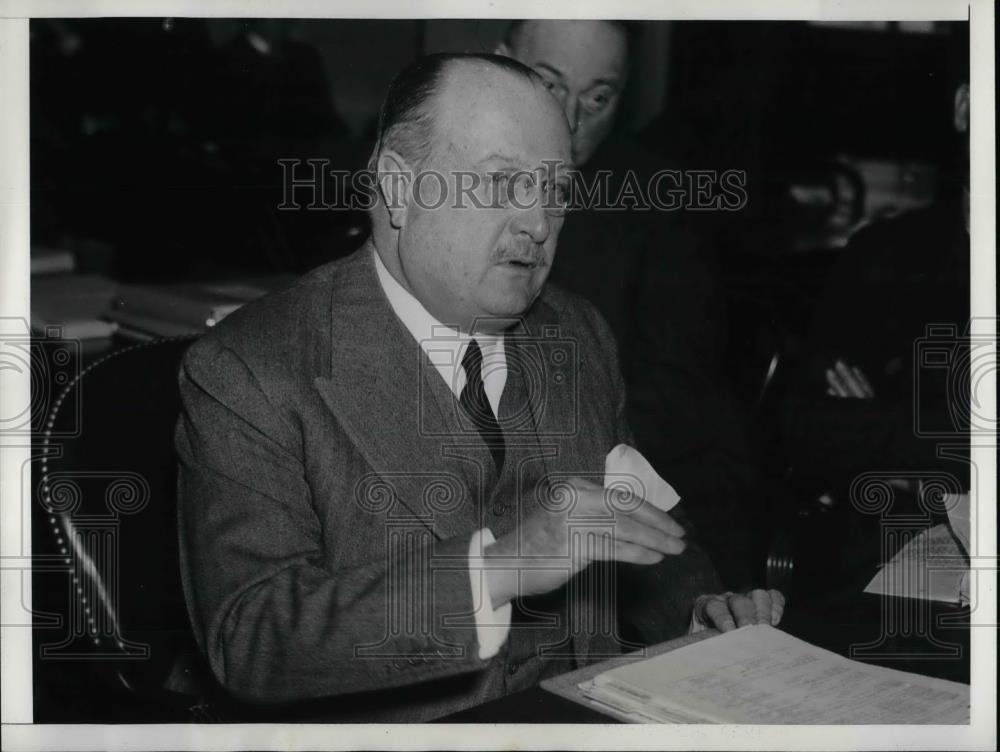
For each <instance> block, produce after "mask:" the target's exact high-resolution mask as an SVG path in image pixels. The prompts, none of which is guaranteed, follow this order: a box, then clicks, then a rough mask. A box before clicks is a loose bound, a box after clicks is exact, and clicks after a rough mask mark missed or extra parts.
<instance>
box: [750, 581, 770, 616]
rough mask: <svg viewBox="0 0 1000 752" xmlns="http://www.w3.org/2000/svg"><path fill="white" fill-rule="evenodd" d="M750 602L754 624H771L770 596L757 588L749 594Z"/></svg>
mask: <svg viewBox="0 0 1000 752" xmlns="http://www.w3.org/2000/svg"><path fill="white" fill-rule="evenodd" d="M750 600H752V601H753V606H754V624H770V623H771V596H770V595H768V594H767V591H766V590H761V589H760V588H757V589H756V590H752V591H751V592H750Z"/></svg>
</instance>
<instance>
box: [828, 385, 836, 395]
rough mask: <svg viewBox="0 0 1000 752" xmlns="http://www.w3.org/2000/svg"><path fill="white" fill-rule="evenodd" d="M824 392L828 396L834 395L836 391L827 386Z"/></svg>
mask: <svg viewBox="0 0 1000 752" xmlns="http://www.w3.org/2000/svg"><path fill="white" fill-rule="evenodd" d="M826 394H827V396H828V397H836V396H837V391H836V390H835V389H834V388H833V387H832V386H828V387H827V388H826Z"/></svg>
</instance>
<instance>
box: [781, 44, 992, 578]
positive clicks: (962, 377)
mask: <svg viewBox="0 0 1000 752" xmlns="http://www.w3.org/2000/svg"><path fill="white" fill-rule="evenodd" d="M958 57H959V58H961V60H962V64H963V65H964V66H967V64H968V47H967V46H965V47H964V54H961V55H959V56H958ZM967 70H968V69H967V67H966V68H965V72H964V75H965V76H967V75H968V73H967ZM966 80H967V79H966ZM952 114H953V122H954V126H955V133H956V139H957V142H958V143H957V148H956V149H955V152H954V153H955V156H956V160H955V162H956V165H957V169H956V170H955V171H954V174H955V175H956V176H957V178H958V179H957V180H955V181H954V182H952V183H951V184H949V181H944V182H945V189H944V191H943V192H942V195H941V197H940V198H939V199H938V200H937V201H936V202H935V203H933V204H932V205H931V206H929V207H927V208H924V209H920V210H915V211H911V212H907V213H905V214H901V215H899V216H897V217H894V218H891V219H886V220H882V221H878V222H875V223H873V224H871V225H869V226H867V227H864V228H863V229H861V230H859V231H858V232H857V233H856V234H855V235H854V236H853V237H852V238H851V241H850V243H849V245H848V247H847V248H846V249H845V250H844V252H843V255H842V256H841V257H840V258H839V259H838V261H837V263H836V265H835V267H834V269H833V271H832V272H831V275H830V278H829V279H828V281H827V284H826V287H825V291H824V293H823V294H822V297H821V298H820V300H819V302H818V304H817V307H816V314H815V318H814V320H813V322H812V325H811V329H810V333H809V335H808V338H807V340H806V341H805V342H804V343H803V348H802V352H801V354H800V358H799V360H800V362H799V364H798V368H797V373H796V375H795V378H794V382H793V384H792V387H791V389H790V392H789V397H788V400H787V403H786V405H785V408H784V411H783V412H784V415H783V423H784V433H785V442H786V446H787V452H788V455H789V458H790V460H791V462H792V466H793V467H794V468H795V471H796V473H797V475H798V476H799V478H800V479H801V481H800V482H801V484H802V485H803V487H804V488H809V489H812V490H813V491H815V492H816V493H821V494H824V498H825V501H826V502H827V503H828V504H830V505H835V506H836V507H837V508H838V509H839V510H840V511H841V512H842V516H841V519H842V520H843V521H844V523H845V524H846V525H848V528H849V529H850V530H851V531H852V532H850V533H849V534H848V536H847V540H849V541H850V542H851V545H850V546H849V547H848V550H846V551H844V552H843V567H844V568H845V569H844V572H845V573H846V575H847V576H848V577H850V576H852V573H857V574H858V576H859V577H870V574H871V570H872V568H873V566H875V565H877V564H878V563H880V560H881V559H883V558H884V557H885V556H886V554H887V553H889V554H891V552H885V551H883V550H882V540H881V536H880V533H879V531H880V527H881V526H880V523H881V522H883V520H882V517H881V516H880V515H872V514H862V513H860V512H861V510H859V509H852V508H851V505H852V491H851V487H852V484H854V483H855V481H857V480H858V479H859V478H861V477H862V475H863V474H865V473H875V474H876V475H880V476H881V477H883V478H884V479H885V480H886V481H887V482H888V483H889V484H890V485H891V486H892V487H893V488H894V489H895V492H894V498H893V500H892V505H891V506H890V507H889V508H887V509H886V510H884V514H889V515H915V516H916V518H921V517H923V516H924V515H927V514H929V515H930V517H931V518H939V519H940V520H943V519H944V511H945V510H944V509H943V508H942V507H941V506H940V499H937V498H931V497H929V496H927V495H925V494H924V493H923V491H924V489H923V488H922V482H928V481H932V482H933V483H934V485H936V486H938V487H939V488H944V489H946V490H948V491H951V492H955V493H960V492H963V491H968V490H969V485H970V482H971V479H970V476H969V466H968V464H967V458H968V446H969V430H970V412H969V411H970V404H969V392H968V384H967V383H963V382H967V380H968V379H969V378H970V376H971V377H973V378H974V377H975V372H974V369H973V368H972V364H971V363H970V350H969V339H968V336H967V335H968V327H969V323H970V299H969V295H970V293H969V284H970V280H969V261H970V258H969V86H968V84H967V83H966V82H965V81H964V80H963V81H962V83H960V84H959V85H958V86H957V88H956V89H954V102H953V113H952ZM932 328H933V329H932ZM858 492H859V491H858V489H857V488H856V489H855V490H854V492H853V494H854V495H857V494H858Z"/></svg>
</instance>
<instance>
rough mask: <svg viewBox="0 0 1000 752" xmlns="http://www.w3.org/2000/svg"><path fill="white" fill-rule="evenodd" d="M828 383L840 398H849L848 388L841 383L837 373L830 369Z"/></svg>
mask: <svg viewBox="0 0 1000 752" xmlns="http://www.w3.org/2000/svg"><path fill="white" fill-rule="evenodd" d="M826 383H827V384H829V386H830V388H831V389H833V391H834V393H835V394H836V395H837V396H838V397H847V396H848V392H847V387H846V386H844V384H843V383H842V382H841V380H840V377H839V376H838V375H837V373H836V372H835V371H834V370H832V369H830V368H827V369H826Z"/></svg>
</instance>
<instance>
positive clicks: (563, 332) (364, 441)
mask: <svg viewBox="0 0 1000 752" xmlns="http://www.w3.org/2000/svg"><path fill="white" fill-rule="evenodd" d="M516 329H517V335H518V336H519V337H520V338H521V339H519V340H518V341H519V342H521V343H522V344H521V345H518V346H517V347H514V348H512V349H509V352H508V361H510V357H511V353H520V355H518V356H517V357H520V358H521V362H520V363H518V362H514V363H511V364H510V367H515V368H517V367H520V368H522V369H523V372H524V373H525V374H527V376H526V380H527V381H528V382H531V381H532V379H534V382H532V383H534V387H533V388H532V400H531V403H532V404H531V413H532V416H533V423H532V428H531V433H532V435H534V436H537V438H538V441H539V442H540V443H541V444H542V445H544V447H545V449H544V450H543V452H542V454H543V455H544V457H543V458H542V459H543V461H544V463H545V467H544V469H545V473H546V475H547V476H548V477H559V476H567V475H589V476H591V477H593V478H594V479H595V480H596V479H599V478H600V477H601V475H602V474H603V463H604V457H605V455H606V453H607V452H608V451H609V450H610V449H611V448H612V447H613V446H614V445H616V444H617V443H619V442H623V441H625V442H627V441H628V440H629V435H628V430H627V427H626V424H625V420H624V389H623V386H622V381H621V376H620V375H619V370H618V367H617V360H616V354H615V346H614V340H613V338H612V335H611V333H610V331H609V330H608V327H607V326H606V324H605V323H604V322H603V320H602V319H601V318H600V317H599V315H598V314H597V313H596V312H595V310H594V309H593V307H592V306H590V305H589V304H588V303H586V302H584V301H583V300H582V299H580V298H577V297H574V296H570V295H568V294H566V293H563V292H560V291H558V290H556V289H554V288H550V289H547V290H546V291H545V292H544V293H543V295H542V296H541V297H540V298H539V299H538V300H537V301H536V303H535V304H534V306H533V307H532V309H531V310H530V311H529V312H528V314H527V315H526V317H525V319H524V321H523V322H522V325H521V326H520V327H517V328H516ZM511 336H512V335H508V341H511ZM557 351H558V352H561V353H562V355H559V356H556V355H555V353H556V352H557ZM528 352H533V353H535V355H534V356H532V357H527V356H525V355H524V354H525V353H528ZM567 354H568V357H567ZM536 356H537V360H538V362H534V360H533V358H535V357H536ZM529 361H530V362H529ZM532 373H534V376H532ZM180 384H181V395H182V399H183V405H184V411H183V414H182V416H181V420H180V422H179V425H178V430H177V448H178V453H179V458H180V463H181V465H180V486H179V487H180V515H179V516H180V537H181V565H182V570H183V572H182V574H183V581H184V586H185V592H186V596H187V600H188V604H189V610H190V614H191V620H192V624H193V627H194V631H195V633H196V635H197V637H198V640H199V642H200V645H201V648H202V649H203V651H204V652H205V654H206V655H207V657H208V660H209V663H210V665H211V667H212V669H213V671H214V673H215V674H216V676H217V677H218V679H219V680H220V681H221V682H222V684H223V685H224V686H226V687H227V688H228V689H230V690H231V691H232V692H234V693H235V694H236V695H237V696H239V697H241V698H243V699H248V700H252V701H263V702H269V703H273V702H285V701H292V700H300V699H305V698H318V697H329V696H333V695H338V696H345V695H350V696H351V697H349V698H345V699H344V701H343V702H339V701H338V703H337V705H338V706H339V707H340V708H341V710H342V711H343V712H342V714H341V717H343V718H345V719H354V718H364V719H375V718H385V719H387V720H406V721H418V720H425V719H428V718H433V717H436V716H440V715H444V714H446V713H448V712H452V711H455V710H458V709H461V708H463V707H466V706H468V705H471V704H474V703H477V702H481V701H483V700H486V699H491V698H492V697H495V696H498V695H500V694H502V693H503V691H504V686H505V685H504V681H503V680H502V679H501V677H502V675H503V674H504V667H503V665H502V663H499V662H498V661H497V660H493V661H483V660H481V659H480V658H479V656H478V642H477V638H476V629H475V622H474V617H473V615H472V612H473V607H474V605H473V603H472V594H471V587H470V582H469V573H468V566H467V565H468V559H467V557H468V548H469V543H470V538H471V535H472V533H473V531H475V530H477V529H479V528H480V527H483V526H489V522H488V521H487V520H485V519H484V516H483V515H484V514H486V512H485V511H484V508H485V506H486V504H485V503H484V501H485V498H486V496H487V495H488V489H489V484H490V478H489V477H488V474H486V473H485V472H484V470H483V468H484V467H487V465H486V464H485V463H484V462H482V461H478V460H477V458H479V460H482V459H483V458H488V456H489V455H488V450H487V449H486V447H485V445H484V444H483V442H482V441H481V439H480V438H479V436H478V434H477V433H476V432H475V431H474V430H469V428H468V426H464V425H463V424H462V422H461V415H460V412H459V410H458V408H457V406H458V401H457V400H456V399H455V398H454V395H453V394H452V392H451V391H450V390H449V389H448V386H447V385H446V384H445V383H444V381H443V380H442V379H441V377H440V375H439V374H438V373H437V371H436V370H434V368H433V367H432V366H431V364H430V361H429V360H428V358H427V356H426V355H425V354H424V353H423V351H422V350H421V348H420V346H419V344H418V343H417V342H416V341H415V340H414V339H413V337H412V336H411V335H410V333H409V332H408V331H407V330H406V329H405V328H404V326H403V324H402V323H401V322H400V321H399V320H398V318H397V317H396V316H395V314H394V313H393V311H392V309H391V308H390V306H389V304H388V301H387V299H386V298H385V295H384V293H383V291H382V289H381V286H380V285H379V282H378V279H377V277H376V273H375V269H374V264H373V262H372V259H371V257H370V250H369V249H368V248H367V247H366V248H362V249H361V251H359V252H357V253H355V254H354V255H352V256H350V257H348V258H346V259H343V260H340V261H337V262H334V263H332V264H328V265H326V266H323V267H320V268H319V269H317V270H315V271H313V272H312V273H310V274H308V275H307V276H305V277H303V278H302V279H300V280H299V281H298V282H297V283H295V284H294V285H293V286H292V287H290V288H288V289H287V290H284V291H281V292H278V293H275V294H272V295H270V296H268V297H266V298H264V299H262V300H260V301H257V302H255V303H252V304H250V305H247V306H245V307H244V308H243V309H241V310H240V311H237V312H236V313H234V314H232V315H231V316H229V317H228V318H227V319H226V320H225V321H223V322H222V323H221V324H220V325H219V326H217V327H215V328H214V329H213V330H212V331H211V332H209V333H208V334H207V335H205V336H204V337H203V338H202V339H200V340H199V341H198V342H196V343H195V344H194V345H193V346H192V347H191V348H190V350H189V352H188V354H187V356H186V357H185V360H184V363H183V366H182V369H181V375H180ZM517 434H518V432H517V431H516V430H514V431H511V432H510V433H508V435H507V441H508V443H509V444H510V443H511V442H513V443H517V441H518V440H519V439H518V435H517ZM527 491H528V490H527V489H526V493H525V494H523V495H521V494H519V498H518V499H516V500H513V503H514V504H515V507H516V511H517V513H518V515H519V517H523V516H526V515H527V514H529V513H530V512H531V511H532V510H533V508H534V506H535V505H537V503H538V500H537V498H538V495H537V494H536V493H534V490H533V489H531V492H530V493H529V492H527ZM684 600H685V601H686V602H689V599H687V598H686V597H685V599H684ZM589 607H592V608H599V606H594V605H592V606H589ZM574 647H575V649H576V650H577V651H578V652H582V653H587V652H588V651H589V650H591V649H592V648H593V647H594V646H592V645H589V644H586V640H585V639H584V640H579V639H578V640H577V643H576V644H575V645H574ZM608 650H609V648H608V646H601V649H600V652H604V653H607V652H608ZM358 698H361V699H358Z"/></svg>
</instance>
